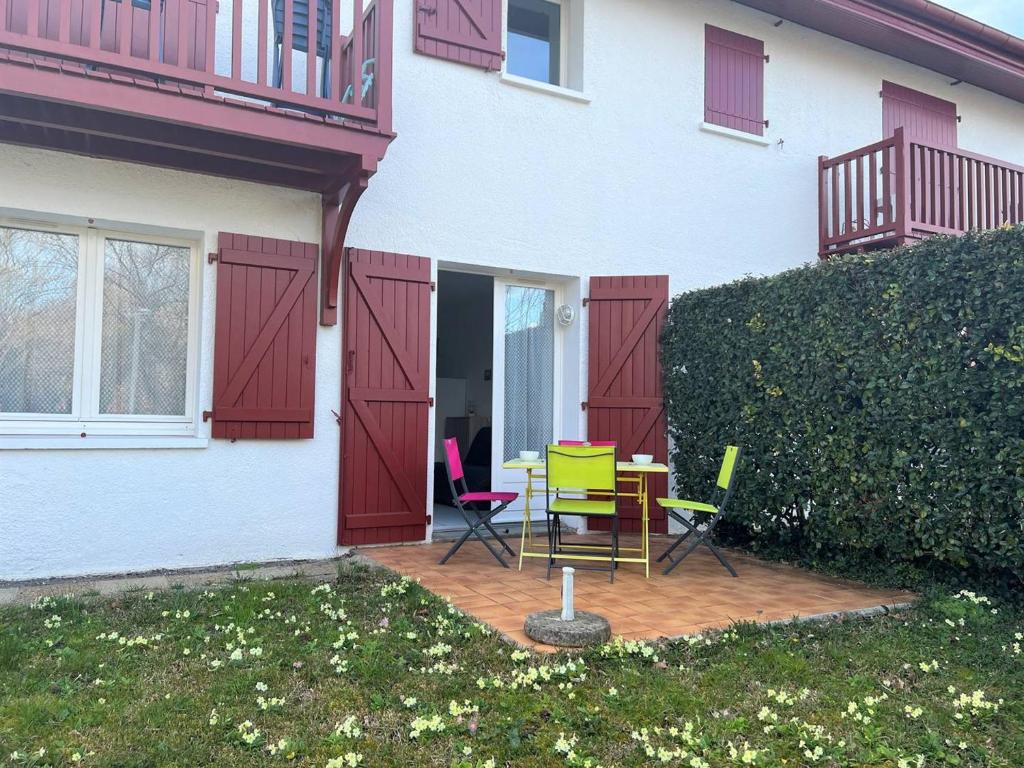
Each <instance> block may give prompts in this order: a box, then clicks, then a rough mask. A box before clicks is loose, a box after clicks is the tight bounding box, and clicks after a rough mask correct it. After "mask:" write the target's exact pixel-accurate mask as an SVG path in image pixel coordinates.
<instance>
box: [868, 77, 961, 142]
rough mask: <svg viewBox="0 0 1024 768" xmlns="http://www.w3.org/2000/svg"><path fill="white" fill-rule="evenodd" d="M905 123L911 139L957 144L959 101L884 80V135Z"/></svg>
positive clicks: (905, 129)
mask: <svg viewBox="0 0 1024 768" xmlns="http://www.w3.org/2000/svg"><path fill="white" fill-rule="evenodd" d="M901 126H902V127H903V132H904V135H905V136H906V137H907V139H909V140H910V141H921V142H924V143H925V144H930V145H932V146H939V147H955V146H956V104H954V103H953V102H952V101H946V100H945V99H939V98H936V97H935V96H930V95H928V94H927V93H921V92H920V91H915V90H914V89H913V88H906V87H904V86H902V85H896V83H890V82H889V81H887V80H883V81H882V135H883V136H884V137H889V136H892V134H893V132H894V131H895V130H896V129H897V128H899V127H901Z"/></svg>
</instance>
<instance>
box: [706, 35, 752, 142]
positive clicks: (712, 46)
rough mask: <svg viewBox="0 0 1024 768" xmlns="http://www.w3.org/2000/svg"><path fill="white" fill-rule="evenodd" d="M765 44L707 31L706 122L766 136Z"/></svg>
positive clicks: (743, 37) (742, 36) (742, 37)
mask: <svg viewBox="0 0 1024 768" xmlns="http://www.w3.org/2000/svg"><path fill="white" fill-rule="evenodd" d="M764 61H765V59H764V42H763V41H761V40H757V39H755V38H753V37H747V36H746V35H740V34H737V33H735V32H730V31H728V30H726V29H719V28H718V27H713V26H711V25H710V24H708V25H705V27H704V122H706V123H711V124H713V125H720V126H723V127H724V128H732V129H734V130H737V131H743V132H745V133H752V134H754V135H756V136H763V135H764V129H765V120H764Z"/></svg>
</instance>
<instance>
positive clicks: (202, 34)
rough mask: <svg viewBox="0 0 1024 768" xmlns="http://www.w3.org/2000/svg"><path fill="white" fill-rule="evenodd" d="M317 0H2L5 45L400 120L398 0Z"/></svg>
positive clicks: (329, 112) (376, 122) (352, 115)
mask: <svg viewBox="0 0 1024 768" xmlns="http://www.w3.org/2000/svg"><path fill="white" fill-rule="evenodd" d="M316 2H317V0H234V2H233V3H228V2H222V3H220V9H221V10H220V11H219V13H218V11H217V8H218V3H217V1H216V0H0V46H2V47H5V48H9V49H14V50H16V51H21V52H24V53H27V54H31V55H41V56H43V57H46V58H47V59H61V60H64V61H73V62H79V63H81V64H82V65H84V66H86V67H90V68H94V69H96V70H99V71H103V72H106V73H109V74H111V76H115V75H121V76H127V77H138V76H142V77H145V78H147V80H149V81H152V82H155V83H157V84H162V85H166V84H170V85H172V87H178V88H180V89H182V90H186V89H198V90H200V91H203V92H206V93H215V94H218V95H223V96H230V97H239V98H241V99H244V100H250V101H257V102H262V103H265V104H268V105H272V106H274V107H278V108H285V109H293V110H296V111H301V112H307V113H313V114H316V115H321V116H327V117H330V118H345V119H351V120H357V121H360V122H363V123H368V124H372V125H373V126H375V127H377V128H379V129H380V130H382V131H385V132H387V131H390V130H391V81H392V74H391V63H392V62H391V52H392V26H393V16H392V14H393V5H392V2H393V0H370V2H369V3H364V0H345V2H344V5H345V8H344V9H343V8H342V0H320V2H319V4H318V7H317V10H316V12H315V13H309V9H310V6H311V4H313V3H316ZM157 9H158V10H157ZM343 11H344V13H343ZM346 29H348V30H349V32H348V34H344V33H341V34H339V31H343V30H346ZM310 41H313V44H312V45H310ZM310 48H312V49H313V51H314V52H315V55H308V53H307V52H308V51H309V49H310Z"/></svg>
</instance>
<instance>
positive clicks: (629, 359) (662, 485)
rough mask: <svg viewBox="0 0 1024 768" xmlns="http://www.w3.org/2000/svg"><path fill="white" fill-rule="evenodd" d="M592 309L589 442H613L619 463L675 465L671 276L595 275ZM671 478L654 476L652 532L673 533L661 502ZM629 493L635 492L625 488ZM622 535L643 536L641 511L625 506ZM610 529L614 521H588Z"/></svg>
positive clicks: (591, 291)
mask: <svg viewBox="0 0 1024 768" xmlns="http://www.w3.org/2000/svg"><path fill="white" fill-rule="evenodd" d="M587 307H588V315H587V316H588V323H587V327H588V334H589V344H588V350H589V360H588V365H587V378H588V389H589V393H588V395H587V397H588V400H587V437H588V438H589V439H591V440H614V441H616V443H617V444H618V447H617V453H618V455H619V459H620V461H629V457H630V456H631V455H632V454H634V453H650V454H653V455H654V460H655V461H657V462H662V463H666V464H667V463H668V437H667V434H666V425H665V403H664V399H663V395H662V383H661V356H660V354H659V352H660V350H659V348H658V342H659V339H660V338H661V329H662V326H663V325H664V322H665V312H666V309H667V307H668V277H667V276H664V275H654V276H640V277H592V278H590V299H589V301H588V303H587ZM667 488H668V479H667V478H666V477H665V476H664V475H652V476H651V478H650V486H649V489H650V500H651V503H650V505H649V512H650V516H651V520H650V523H651V531H653V532H654V533H666V532H667V531H668V528H667V527H666V526H667V523H666V521H665V510H663V509H662V508H661V507H659V506H658V505H657V504H656V503H655V502H654V499H655V498H657V497H658V496H666V495H667V490H666V489H667ZM621 490H623V491H626V492H629V491H635V486H634V485H624V486H623V487H622V489H621ZM619 511H620V515H621V516H622V518H623V519H622V521H621V530H622V531H625V532H639V531H640V507H639V506H638V505H637V504H636V503H634V502H627V501H621V502H620V506H619ZM587 525H588V526H589V527H591V528H593V529H596V530H608V528H609V527H608V524H607V521H600V520H596V521H588V523H587Z"/></svg>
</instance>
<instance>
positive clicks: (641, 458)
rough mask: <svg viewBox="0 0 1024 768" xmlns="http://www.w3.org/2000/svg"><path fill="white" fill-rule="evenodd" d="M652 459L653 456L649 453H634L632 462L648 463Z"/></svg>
mask: <svg viewBox="0 0 1024 768" xmlns="http://www.w3.org/2000/svg"><path fill="white" fill-rule="evenodd" d="M652 461H654V456H652V455H651V454H649V453H634V454H633V463H634V464H650V463H651V462H652Z"/></svg>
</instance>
